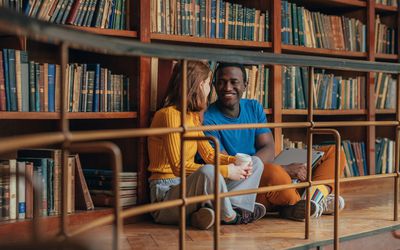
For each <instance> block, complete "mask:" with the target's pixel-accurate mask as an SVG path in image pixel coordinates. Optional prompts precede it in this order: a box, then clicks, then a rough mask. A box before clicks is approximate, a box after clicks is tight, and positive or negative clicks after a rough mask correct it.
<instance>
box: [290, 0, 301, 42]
mask: <svg viewBox="0 0 400 250" xmlns="http://www.w3.org/2000/svg"><path fill="white" fill-rule="evenodd" d="M290 7H291V12H292V34H293V44H294V45H299V27H298V24H297V20H298V18H297V15H298V13H297V6H296V4H294V3H291V4H290Z"/></svg>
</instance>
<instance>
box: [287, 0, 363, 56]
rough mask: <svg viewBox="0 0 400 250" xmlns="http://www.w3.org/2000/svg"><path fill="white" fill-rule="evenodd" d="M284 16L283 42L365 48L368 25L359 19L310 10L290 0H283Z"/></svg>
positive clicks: (301, 44) (340, 47) (339, 48)
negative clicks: (289, 0)
mask: <svg viewBox="0 0 400 250" xmlns="http://www.w3.org/2000/svg"><path fill="white" fill-rule="evenodd" d="M281 16H282V19H281V25H282V27H281V31H282V43H284V44H291V45H300V46H306V47H310V48H326V49H335V50H347V51H360V52H365V51H366V25H365V24H363V23H362V22H361V21H360V20H358V19H355V18H348V17H345V16H331V15H325V14H322V13H320V12H311V11H309V10H307V9H305V8H304V7H301V6H297V5H296V4H294V3H289V2H288V1H282V5H281Z"/></svg>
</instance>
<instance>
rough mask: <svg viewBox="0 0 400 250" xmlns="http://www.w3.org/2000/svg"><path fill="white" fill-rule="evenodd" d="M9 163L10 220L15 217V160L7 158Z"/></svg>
mask: <svg viewBox="0 0 400 250" xmlns="http://www.w3.org/2000/svg"><path fill="white" fill-rule="evenodd" d="M9 164H10V220H15V219H17V176H16V173H17V161H16V160H15V159H10V160H9Z"/></svg>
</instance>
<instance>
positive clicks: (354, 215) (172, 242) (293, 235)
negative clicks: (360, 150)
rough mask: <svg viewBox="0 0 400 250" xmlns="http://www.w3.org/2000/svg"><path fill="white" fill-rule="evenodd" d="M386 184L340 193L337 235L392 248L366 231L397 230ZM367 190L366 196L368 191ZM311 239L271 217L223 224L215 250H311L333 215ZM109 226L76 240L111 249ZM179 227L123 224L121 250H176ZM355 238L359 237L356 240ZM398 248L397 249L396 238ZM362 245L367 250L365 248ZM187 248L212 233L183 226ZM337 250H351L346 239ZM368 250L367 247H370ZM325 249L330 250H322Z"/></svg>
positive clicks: (317, 222)
mask: <svg viewBox="0 0 400 250" xmlns="http://www.w3.org/2000/svg"><path fill="white" fill-rule="evenodd" d="M388 183H389V184H388V185H383V186H382V185H381V184H380V183H379V184H378V185H376V186H379V188H376V186H375V185H373V184H374V182H373V181H372V182H371V186H370V187H371V188H369V186H368V185H367V186H366V187H364V188H353V189H346V190H347V191H346V192H345V193H344V194H343V197H344V198H345V200H346V208H345V209H344V210H343V211H342V212H341V214H340V215H341V216H340V236H341V237H348V238H351V237H352V239H353V238H354V240H357V239H358V238H359V241H360V244H359V245H360V246H363V247H361V248H358V247H357V248H358V249H362V250H366V249H396V248H390V247H389V246H388V245H384V244H386V243H385V242H388V241H390V240H392V242H393V240H396V239H394V238H393V237H391V236H390V234H389V233H387V234H386V235H384V236H380V235H377V234H376V233H371V231H374V230H380V231H388V230H387V229H385V228H388V227H392V229H393V228H395V229H400V222H398V221H393V202H394V201H393V190H392V187H393V181H391V182H390V181H389V182H388ZM367 192H369V193H367ZM310 229H311V231H310V239H308V240H305V239H304V223H302V222H294V221H289V220H283V219H280V218H278V216H277V215H276V214H269V215H268V216H267V217H265V218H263V219H261V220H259V221H257V222H256V223H252V224H248V225H234V226H226V225H224V226H222V227H221V238H220V249H229V250H230V249H244V250H252V249H255V250H258V249H260V250H261V249H288V248H296V247H297V248H299V247H302V246H305V245H306V246H308V247H313V246H314V245H315V244H321V242H325V241H326V242H328V241H330V240H332V238H333V216H322V217H321V218H318V219H312V220H311V228H310ZM362 233H368V234H369V237H375V238H377V242H375V243H374V244H364V245H363V244H361V242H363V239H362V238H360V236H359V234H362ZM111 235H112V227H111V226H105V227H101V228H99V229H96V230H94V231H92V232H89V233H86V234H85V235H81V236H79V237H78V239H79V240H83V241H85V242H86V243H87V244H88V246H89V249H96V250H102V249H111V239H112V238H111ZM178 235H179V229H178V226H170V225H158V224H155V223H153V222H151V221H145V222H139V223H136V224H130V225H125V226H124V235H123V237H122V238H121V245H122V248H121V249H123V250H128V249H129V250H130V249H146V250H156V249H167V250H169V249H171V250H172V249H178V248H179V244H178V242H179V241H178ZM357 235H358V236H357ZM397 241H398V242H399V244H398V246H400V240H397ZM365 245H366V246H365ZM186 246H187V249H195V250H197V249H202V250H203V249H212V247H213V231H212V230H206V231H201V230H196V229H194V228H191V227H188V230H187V233H186ZM341 247H342V248H341V249H352V248H353V249H354V245H351V244H349V242H348V241H346V242H344V243H343V244H342V245H341ZM371 247H372V248H371ZM299 249H300V248H299ZM324 249H331V248H330V247H324Z"/></svg>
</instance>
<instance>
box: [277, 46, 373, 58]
mask: <svg viewBox="0 0 400 250" xmlns="http://www.w3.org/2000/svg"><path fill="white" fill-rule="evenodd" d="M282 51H284V52H297V53H299V54H307V55H310V54H314V55H324V56H335V57H347V58H354V59H356V58H357V59H365V58H367V52H354V51H344V50H333V49H321V48H308V47H303V46H296V45H287V44H282Z"/></svg>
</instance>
